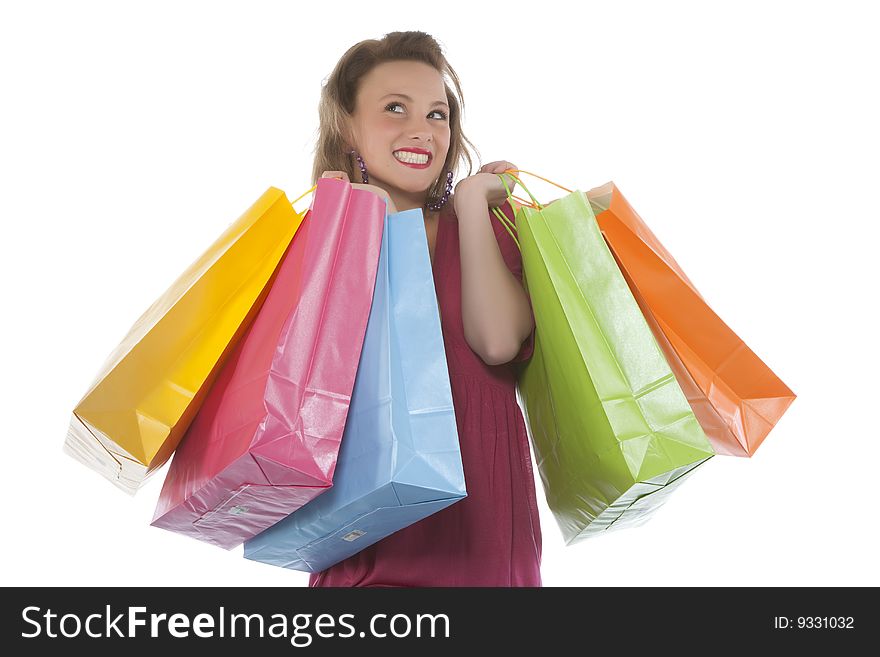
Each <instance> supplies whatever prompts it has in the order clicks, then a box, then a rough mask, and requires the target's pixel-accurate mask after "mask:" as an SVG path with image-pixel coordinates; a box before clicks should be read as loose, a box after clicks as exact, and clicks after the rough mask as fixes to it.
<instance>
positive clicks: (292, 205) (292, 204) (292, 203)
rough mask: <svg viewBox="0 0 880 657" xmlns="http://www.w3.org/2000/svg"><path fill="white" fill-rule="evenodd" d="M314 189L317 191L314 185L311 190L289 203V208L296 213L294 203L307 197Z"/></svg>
mask: <svg viewBox="0 0 880 657" xmlns="http://www.w3.org/2000/svg"><path fill="white" fill-rule="evenodd" d="M316 189H318V186H317V185H315V186H314V187H312V188H311V189H308V190H306V191H305V192H303V193H302V194H300V195H299V196H298V197H297V198H296V199H295V200H293V201H291V202H290V205H291V207H293V211H294V212H296V207H295V203H296V202H297V201H299V200H300V199H302V198H303V197H305V196H307V195H308V194H311V193H312V192H313V191H315V190H316Z"/></svg>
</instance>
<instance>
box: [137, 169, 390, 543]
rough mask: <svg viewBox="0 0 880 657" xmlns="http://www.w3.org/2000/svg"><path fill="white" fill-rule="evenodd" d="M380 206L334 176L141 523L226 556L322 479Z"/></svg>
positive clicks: (342, 408)
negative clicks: (151, 513) (202, 543)
mask: <svg viewBox="0 0 880 657" xmlns="http://www.w3.org/2000/svg"><path fill="white" fill-rule="evenodd" d="M384 218H385V203H384V201H383V200H382V199H381V198H379V197H378V196H377V195H376V194H373V193H372V192H369V191H365V190H358V189H353V188H352V187H351V185H350V184H349V183H346V182H343V181H341V180H335V179H330V178H326V179H321V180H320V181H318V185H317V191H316V193H315V196H314V199H313V202H312V208H311V209H310V211H309V213H308V215H307V216H306V217H305V218H304V219H303V222H302V225H301V226H300V228H299V230H298V231H297V234H296V235H295V236H294V238H293V240H292V242H291V244H290V247H289V248H288V250H287V252H286V254H285V256H284V258H283V259H282V261H281V264H280V265H279V269H278V272H277V275H276V278H275V280H274V282H273V283H272V288H271V290H270V291H269V294H268V296H267V297H266V301H265V303H264V304H263V307H262V308H261V309H260V311H259V314H258V315H257V317H256V319H255V320H254V323H253V325H252V326H251V327H250V329H249V330H248V332H247V334H246V335H245V336H244V338H243V339H242V341H241V343H240V344H239V345H238V347H237V348H236V350H235V351H234V352H233V354H232V355H231V356H230V359H229V360H228V361H227V363H226V364H225V366H224V368H223V370H222V371H221V372H220V375H219V376H218V378H217V380H216V382H215V383H214V385H213V386H212V388H211V390H210V392H209V393H208V397H207V398H206V400H205V403H204V404H203V406H202V407H201V409H200V410H199V412H198V414H197V415H196V418H195V420H194V421H193V423H192V425H191V426H190V428H189V430H188V431H187V433H186V435H185V436H184V438H183V441H182V442H181V444H180V446H179V447H178V449H177V452H176V453H175V455H174V459H173V461H172V462H171V465H170V468H169V470H168V475H167V476H166V478H165V482H164V484H163V487H162V492H161V494H160V497H159V502H158V505H157V507H156V512H155V516H154V518H153V522H152V524H153V525H154V526H156V527H162V528H164V529H168V530H171V531H175V532H178V533H182V534H186V535H188V536H192V537H194V538H198V539H200V540H203V541H206V542H208V543H212V544H214V545H218V546H220V547H224V548H227V549H231V548H233V547H235V546H237V545H240V544H241V543H243V542H244V541H245V540H247V539H248V538H251V537H252V536H255V535H256V534H258V533H260V532H261V531H263V530H264V529H266V528H268V527H270V526H271V525H273V524H275V523H276V522H278V521H279V520H281V519H282V518H284V517H286V516H287V515H288V514H290V513H292V512H293V511H295V510H297V509H298V508H299V507H301V506H302V505H304V504H305V503H306V502H308V501H309V500H311V499H312V498H314V497H315V496H317V495H318V494H320V493H321V492H323V491H325V490H326V489H328V488H329V487H330V486H331V485H332V482H333V473H334V469H335V467H336V459H337V455H338V452H339V446H340V442H341V440H342V433H343V428H344V426H345V420H346V416H347V413H348V408H349V401H350V399H351V393H352V389H353V387H354V381H355V374H356V373H357V367H358V362H359V359H360V354H361V348H362V346H363V341H364V334H365V332H366V327H367V319H368V317H369V314H370V307H371V304H372V297H373V288H374V285H375V281H376V272H377V267H378V260H379V250H380V246H381V243H382V231H383V225H384Z"/></svg>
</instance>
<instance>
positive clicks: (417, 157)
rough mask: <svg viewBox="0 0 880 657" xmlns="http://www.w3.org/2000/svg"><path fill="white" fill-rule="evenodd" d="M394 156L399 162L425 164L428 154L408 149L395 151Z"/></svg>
mask: <svg viewBox="0 0 880 657" xmlns="http://www.w3.org/2000/svg"><path fill="white" fill-rule="evenodd" d="M394 157H396V158H397V159H398V160H400V161H401V162H407V163H409V164H427V162H428V156H427V155H423V154H421V153H410V152H409V151H395V152H394Z"/></svg>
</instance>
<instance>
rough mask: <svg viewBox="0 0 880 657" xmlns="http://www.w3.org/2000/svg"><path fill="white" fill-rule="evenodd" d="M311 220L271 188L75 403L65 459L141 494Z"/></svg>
mask: <svg viewBox="0 0 880 657" xmlns="http://www.w3.org/2000/svg"><path fill="white" fill-rule="evenodd" d="M301 220H302V214H299V213H297V212H296V211H295V210H294V208H293V207H292V205H291V203H290V201H288V200H287V198H286V196H285V195H284V192H282V191H281V190H279V189H275V188H269V190H268V191H267V192H266V193H265V194H263V195H262V196H261V197H260V198H259V199H258V200H257V202H256V203H254V204H253V205H252V206H251V207H250V208H249V209H248V210H247V211H246V212H245V213H244V214H243V215H242V216H241V217H240V218H239V219H238V220H237V221H236V222H235V223H233V224H232V225H231V226H230V227H229V228H228V229H227V230H226V231H225V232H224V233H223V234H222V235H221V236H220V238H219V239H218V240H217V241H216V242H214V244H213V245H212V246H211V247H210V248H209V249H208V250H207V251H206V252H205V253H204V254H203V255H202V256H201V257H200V258H199V259H198V260H196V261H195V262H194V263H193V264H192V265H191V266H190V267H189V268H188V269H187V270H186V271H185V272H183V274H182V275H181V276H180V278H178V279H177V280H176V281H175V282H174V284H173V285H172V286H171V287H170V288H169V289H168V291H166V292H165V293H164V294H163V295H162V296H161V297H160V298H159V299H158V300H157V301H156V302H155V303H154V304H153V305H152V306H150V308H148V309H147V311H146V312H145V313H144V314H143V315H142V316H141V317H140V319H138V320H137V322H135V324H134V326H133V327H132V328H131V330H130V331H129V333H128V335H127V336H125V338H124V339H123V341H122V342H121V343H120V344H119V346H118V347H116V349H115V350H114V351H113V353H112V354H111V355H110V357H109V358H108V359H107V362H106V363H105V364H104V366H103V367H102V368H101V371H100V372H99V374H98V376H97V378H96V379H95V382H94V383H93V384H92V386H91V387H90V388H89V390H88V392H87V393H86V394H85V396H84V397H83V398H82V400H81V401H80V402H79V403H78V404H77V405H76V408H75V409H74V411H73V417H72V419H71V423H70V429H69V431H68V435H67V440H66V442H65V444H64V448H65V451H66V452H68V453H69V454H70V455H72V456H73V457H74V458H76V459H78V460H79V461H81V462H83V463H85V464H86V465H88V466H89V467H91V468H93V469H95V470H97V471H98V472H100V473H101V474H103V475H104V476H105V477H107V478H108V479H110V481H112V482H113V483H114V484H116V485H117V486H118V487H119V488H122V489H123V490H126V491H127V492H129V493H134V492H135V491H136V490H137V488H138V487H139V486H140V485H141V484H142V483H143V481H144V479H145V478H146V477H147V475H149V474H151V473H152V472H154V471H155V470H156V469H157V468H159V467H160V466H161V465H162V464H163V463H165V462H166V461H167V460H168V458H169V457H170V456H171V453H172V452H173V451H174V449H175V448H176V447H177V444H178V443H179V441H180V439H181V438H182V436H183V434H184V432H185V431H186V429H187V427H188V426H189V423H190V422H191V421H192V418H193V416H194V415H195V411H196V410H197V409H198V407H199V405H200V404H201V401H202V399H203V398H204V395H205V393H206V392H207V389H208V388H209V386H210V384H211V382H212V381H213V379H214V377H215V376H216V374H217V372H218V371H219V367H220V365H221V364H222V363H223V361H224V359H225V358H226V357H227V356H228V354H229V353H230V352H231V351H232V348H233V347H234V346H235V344H236V343H237V341H238V339H239V338H240V337H241V335H242V334H243V333H244V331H245V330H246V329H247V327H248V326H249V324H250V322H251V321H252V319H253V317H254V315H255V313H256V311H257V310H259V307H260V305H261V304H262V302H263V299H264V298H265V294H266V293H267V291H268V289H267V284H268V283H269V281H270V279H271V277H272V276H273V274H274V272H275V270H276V268H277V266H278V263H279V261H280V260H281V257H282V255H283V254H284V252H285V249H286V248H287V246H288V245H289V244H290V241H291V239H292V238H293V236H294V234H295V233H296V230H297V228H298V227H299V224H300V222H301Z"/></svg>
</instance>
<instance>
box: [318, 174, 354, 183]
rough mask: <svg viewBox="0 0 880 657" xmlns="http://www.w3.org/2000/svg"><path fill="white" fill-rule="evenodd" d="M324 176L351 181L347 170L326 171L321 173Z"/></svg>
mask: <svg viewBox="0 0 880 657" xmlns="http://www.w3.org/2000/svg"><path fill="white" fill-rule="evenodd" d="M321 177H322V178H339V179H340V180H344V181H345V182H349V180H348V174H347V173H345V171H325V172H324V173H322V174H321Z"/></svg>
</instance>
